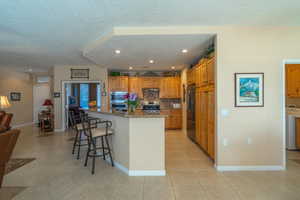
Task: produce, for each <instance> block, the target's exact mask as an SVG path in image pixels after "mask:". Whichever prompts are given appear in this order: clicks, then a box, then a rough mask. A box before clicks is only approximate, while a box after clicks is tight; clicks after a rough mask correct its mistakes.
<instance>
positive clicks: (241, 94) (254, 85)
mask: <svg viewBox="0 0 300 200" xmlns="http://www.w3.org/2000/svg"><path fill="white" fill-rule="evenodd" d="M234 81H235V107H263V106H264V73H235V74H234Z"/></svg>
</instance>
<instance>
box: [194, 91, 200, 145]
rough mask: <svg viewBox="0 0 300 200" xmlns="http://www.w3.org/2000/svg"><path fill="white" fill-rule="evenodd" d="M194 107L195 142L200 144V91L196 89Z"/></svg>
mask: <svg viewBox="0 0 300 200" xmlns="http://www.w3.org/2000/svg"><path fill="white" fill-rule="evenodd" d="M195 96H196V105H195V109H196V110H195V114H196V122H195V123H196V142H197V143H198V144H201V134H200V133H201V130H200V123H201V122H200V117H201V113H200V89H199V88H196V95H195Z"/></svg>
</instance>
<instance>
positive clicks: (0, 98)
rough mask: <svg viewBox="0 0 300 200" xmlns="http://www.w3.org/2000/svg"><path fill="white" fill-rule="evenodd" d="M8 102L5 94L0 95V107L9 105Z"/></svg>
mask: <svg viewBox="0 0 300 200" xmlns="http://www.w3.org/2000/svg"><path fill="white" fill-rule="evenodd" d="M10 106H11V105H10V103H9V101H8V98H7V96H0V108H1V109H4V108H8V107H10Z"/></svg>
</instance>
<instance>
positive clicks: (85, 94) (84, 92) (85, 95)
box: [80, 83, 89, 109]
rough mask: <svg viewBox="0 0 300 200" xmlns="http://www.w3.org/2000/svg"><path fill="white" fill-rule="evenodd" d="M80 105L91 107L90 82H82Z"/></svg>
mask: <svg viewBox="0 0 300 200" xmlns="http://www.w3.org/2000/svg"><path fill="white" fill-rule="evenodd" d="M80 107H81V108H86V109H87V108H89V84H87V83H83V84H80Z"/></svg>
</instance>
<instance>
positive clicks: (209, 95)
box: [207, 90, 215, 159]
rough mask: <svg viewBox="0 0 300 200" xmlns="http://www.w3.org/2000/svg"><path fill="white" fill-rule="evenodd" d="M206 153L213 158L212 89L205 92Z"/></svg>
mask: <svg viewBox="0 0 300 200" xmlns="http://www.w3.org/2000/svg"><path fill="white" fill-rule="evenodd" d="M207 101H208V106H207V109H208V110H207V115H208V116H207V120H208V122H207V124H208V126H207V153H208V155H209V156H210V157H211V158H212V159H214V158H215V104H214V102H215V94H214V91H213V90H211V91H208V93H207Z"/></svg>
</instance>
